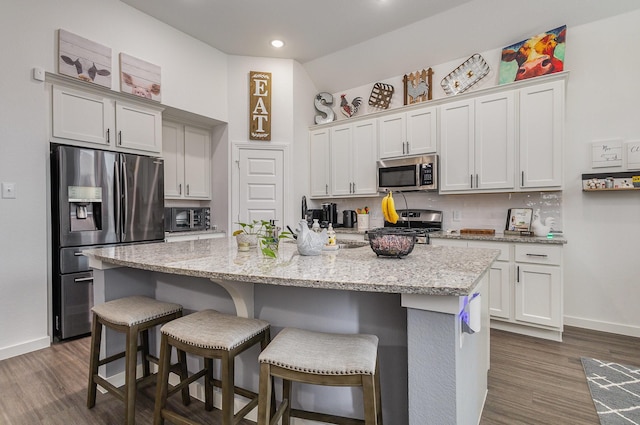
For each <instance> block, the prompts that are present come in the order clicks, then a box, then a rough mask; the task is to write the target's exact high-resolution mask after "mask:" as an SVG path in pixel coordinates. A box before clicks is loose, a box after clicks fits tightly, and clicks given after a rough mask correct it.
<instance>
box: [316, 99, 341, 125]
mask: <svg viewBox="0 0 640 425" xmlns="http://www.w3.org/2000/svg"><path fill="white" fill-rule="evenodd" d="M314 103H315V106H316V109H317V110H318V112H320V113H321V114H324V115H325V117H323V116H322V115H316V124H326V123H328V122H331V121H333V120H334V119H335V118H336V116H335V114H334V112H333V109H331V107H330V106H328V105H333V96H331V94H330V93H327V92H322V93H318V94H317V95H316V99H315V101H314Z"/></svg>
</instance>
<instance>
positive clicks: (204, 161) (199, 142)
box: [184, 126, 211, 199]
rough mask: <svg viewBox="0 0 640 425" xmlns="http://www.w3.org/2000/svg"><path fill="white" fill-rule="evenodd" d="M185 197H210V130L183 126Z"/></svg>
mask: <svg viewBox="0 0 640 425" xmlns="http://www.w3.org/2000/svg"><path fill="white" fill-rule="evenodd" d="M184 182H185V197H186V198H190V199H211V132H210V131H209V130H206V129H203V128H198V127H191V126H185V127H184Z"/></svg>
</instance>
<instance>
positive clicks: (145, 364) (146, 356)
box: [140, 329, 151, 377]
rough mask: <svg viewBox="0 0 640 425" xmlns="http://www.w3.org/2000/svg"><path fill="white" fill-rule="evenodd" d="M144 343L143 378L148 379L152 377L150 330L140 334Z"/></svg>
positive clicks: (142, 355)
mask: <svg viewBox="0 0 640 425" xmlns="http://www.w3.org/2000/svg"><path fill="white" fill-rule="evenodd" d="M140 339H141V342H142V354H141V357H142V374H143V375H142V376H144V377H147V376H149V375H151V368H150V367H149V329H145V330H143V331H142V332H141V334H140Z"/></svg>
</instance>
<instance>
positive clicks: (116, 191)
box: [113, 161, 122, 238]
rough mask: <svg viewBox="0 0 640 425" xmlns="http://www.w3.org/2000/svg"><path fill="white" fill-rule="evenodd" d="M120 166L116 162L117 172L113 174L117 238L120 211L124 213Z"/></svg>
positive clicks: (118, 235) (117, 234)
mask: <svg viewBox="0 0 640 425" xmlns="http://www.w3.org/2000/svg"><path fill="white" fill-rule="evenodd" d="M119 167H120V164H119V162H118V161H116V162H115V165H114V168H115V172H114V173H113V175H114V178H115V180H116V181H115V187H114V191H113V193H114V197H115V199H114V207H115V214H114V215H115V219H116V229H115V232H116V237H118V238H119V237H120V224H121V223H120V211H122V208H121V205H120V203H121V200H122V191H121V189H122V188H121V187H120V170H119Z"/></svg>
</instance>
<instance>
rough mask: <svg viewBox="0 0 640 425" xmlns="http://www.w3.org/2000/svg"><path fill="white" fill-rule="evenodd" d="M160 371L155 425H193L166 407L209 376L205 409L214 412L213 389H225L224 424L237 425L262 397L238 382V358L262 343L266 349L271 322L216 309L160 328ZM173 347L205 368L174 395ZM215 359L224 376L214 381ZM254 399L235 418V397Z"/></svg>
mask: <svg viewBox="0 0 640 425" xmlns="http://www.w3.org/2000/svg"><path fill="white" fill-rule="evenodd" d="M160 332H161V334H162V339H161V342H160V370H159V378H158V379H159V382H158V386H157V390H156V391H157V393H156V405H155V412H154V424H155V425H160V424H163V423H164V420H165V419H168V420H170V421H171V422H173V423H176V424H193V423H194V422H193V421H190V420H189V419H187V418H184V417H182V416H180V415H178V414H177V413H175V412H172V411H170V410H169V409H167V408H166V402H167V397H169V396H171V395H172V394H173V393H174V392H176V391H178V390H180V389H181V388H183V387H185V386H188V385H189V384H190V383H191V382H193V381H195V380H196V379H199V378H200V377H202V376H204V377H205V409H206V410H212V409H213V387H214V386H217V387H220V388H221V389H222V408H221V411H222V425H233V424H235V423H237V422H238V421H239V420H240V419H241V418H243V417H245V416H246V415H247V413H249V412H250V411H251V410H252V409H253V408H255V407H256V406H257V405H258V394H257V393H255V392H252V391H249V390H246V389H243V388H240V387H236V386H235V383H234V365H235V357H236V356H237V355H238V354H240V353H242V352H243V351H245V350H247V349H249V348H250V347H252V346H254V345H256V344H258V343H260V347H261V349H264V348H265V347H266V346H267V344H268V343H269V339H270V327H269V323H267V322H265V321H263V320H258V319H247V318H243V317H237V316H234V315H229V314H223V313H219V312H217V311H215V310H203V311H199V312H196V313H193V314H190V315H187V316H184V317H181V318H180V319H177V320H174V321H172V322H170V323H167V324H166V325H164V326H162V328H161V329H160ZM171 347H176V349H178V350H182V351H185V352H187V353H190V354H193V355H196V356H200V357H203V358H204V369H202V370H200V371H199V372H196V373H194V374H193V375H191V376H189V377H188V378H183V379H182V380H181V382H180V383H179V384H178V385H176V386H175V388H174V389H173V391H172V392H169V391H168V367H169V358H170V357H171ZM213 359H220V361H221V368H220V370H221V372H220V373H221V377H220V379H219V380H217V379H214V378H213ZM236 393H237V394H239V395H241V396H243V397H246V398H248V399H250V401H249V403H248V404H247V405H245V406H244V407H243V408H242V409H240V410H239V411H238V413H237V414H235V415H234V408H233V406H234V394H236Z"/></svg>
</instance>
